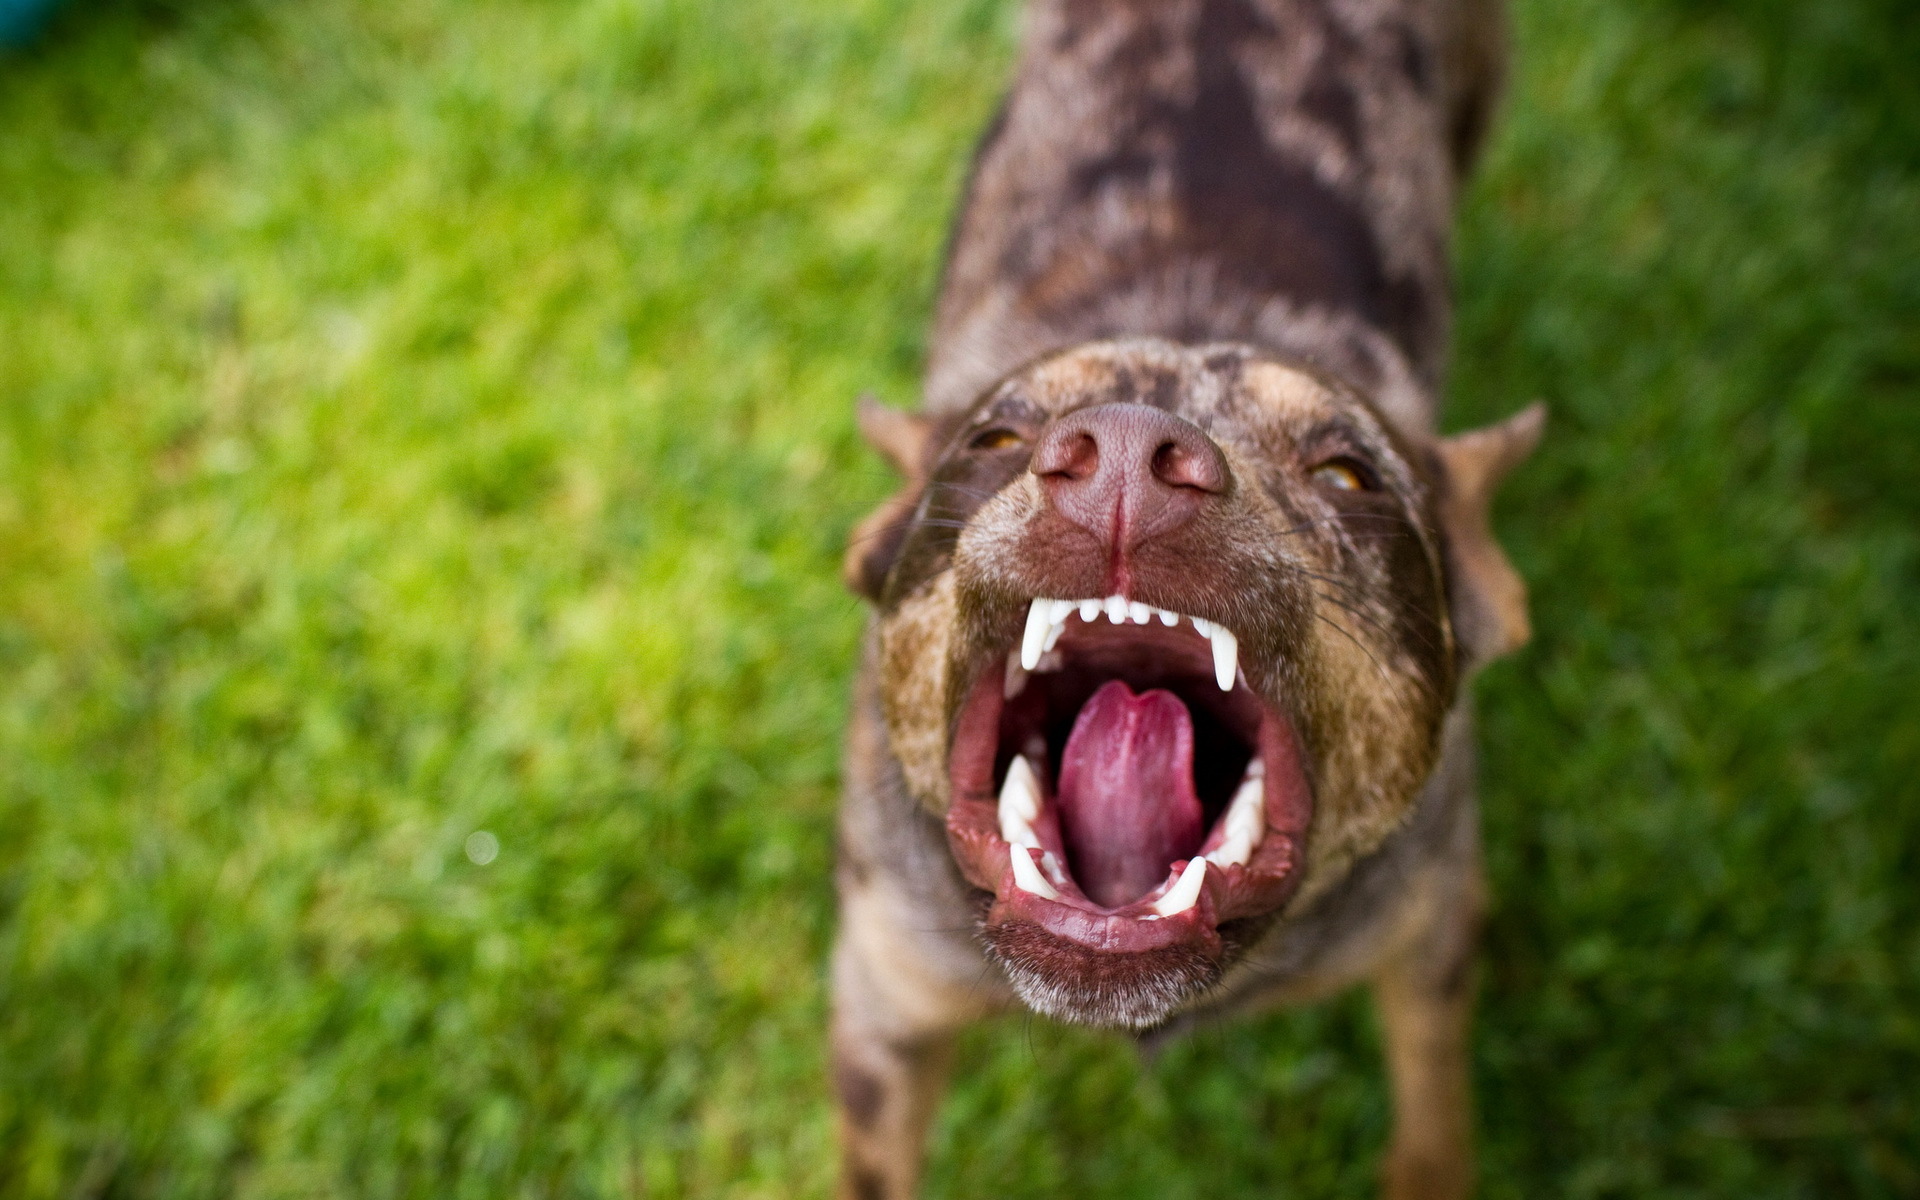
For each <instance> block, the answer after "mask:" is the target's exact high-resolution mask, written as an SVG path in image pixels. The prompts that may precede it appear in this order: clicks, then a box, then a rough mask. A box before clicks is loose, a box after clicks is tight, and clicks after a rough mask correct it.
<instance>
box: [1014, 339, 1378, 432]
mask: <svg viewBox="0 0 1920 1200" xmlns="http://www.w3.org/2000/svg"><path fill="white" fill-rule="evenodd" d="M1096 404H1147V405H1152V406H1153V407H1155V408H1161V409H1165V410H1166V411H1168V412H1173V413H1178V414H1179V415H1181V416H1183V417H1186V418H1187V419H1188V420H1191V421H1194V422H1196V423H1197V424H1200V425H1202V426H1203V427H1204V426H1207V425H1210V424H1212V423H1213V422H1214V421H1215V420H1216V419H1217V418H1221V417H1240V418H1243V419H1250V420H1254V421H1260V422H1263V423H1264V421H1277V422H1278V423H1280V424H1283V425H1290V426H1296V427H1300V426H1305V425H1308V424H1311V423H1314V422H1316V421H1322V420H1325V419H1327V418H1329V417H1333V416H1337V415H1344V414H1348V413H1351V412H1353V411H1354V409H1355V408H1356V407H1360V406H1359V405H1357V403H1356V401H1355V398H1354V397H1352V396H1349V395H1346V394H1344V393H1343V392H1342V391H1341V390H1339V389H1338V388H1336V387H1334V386H1332V385H1331V384H1329V383H1328V382H1327V381H1326V380H1324V379H1322V378H1320V377H1319V376H1317V375H1315V374H1314V373H1313V372H1312V371H1311V370H1309V369H1307V368H1306V367H1304V366H1299V365H1295V364H1290V363H1286V362H1282V361H1279V360H1277V359H1274V358H1270V357H1267V356H1265V355H1263V354H1261V353H1259V352H1258V351H1255V350H1253V349H1251V348H1248V347H1244V346H1197V347H1190V346H1180V345H1175V344H1173V343H1167V342H1158V341H1149V342H1120V343H1098V344H1094V345H1091V346H1083V347H1080V348H1077V349H1075V350H1072V351H1068V352H1066V353H1064V354H1060V355H1056V356H1054V357H1052V358H1049V359H1046V360H1043V361H1041V362H1039V363H1036V364H1034V365H1032V366H1030V367H1029V368H1027V369H1026V370H1024V371H1021V372H1018V373H1016V374H1015V375H1014V376H1013V377H1012V378H1010V379H1008V380H1006V381H1005V382H1004V383H1003V384H1002V385H1001V386H1000V387H999V388H997V389H995V390H994V392H993V393H992V394H991V395H990V396H989V397H988V398H987V403H986V404H985V405H983V406H982V409H981V416H982V417H987V416H989V415H991V414H994V413H996V412H1004V411H1006V410H1007V409H1009V408H1030V409H1032V410H1037V411H1036V412H1034V415H1036V416H1045V417H1055V416H1060V415H1062V414H1065V413H1068V412H1072V411H1073V410H1075V409H1079V408H1087V407H1091V406H1093V405H1096Z"/></svg>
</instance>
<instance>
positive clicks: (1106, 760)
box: [1055, 679, 1205, 908]
mask: <svg viewBox="0 0 1920 1200" xmlns="http://www.w3.org/2000/svg"><path fill="white" fill-rule="evenodd" d="M1055 799H1056V802H1057V803H1058V804H1059V807H1060V831H1061V833H1062V835H1063V836H1064V837H1065V839H1066V843H1067V859H1068V862H1069V863H1070V864H1071V865H1072V867H1073V877H1074V879H1075V880H1076V881H1078V882H1079V884H1080V890H1081V891H1084V892H1085V893H1086V894H1087V895H1088V897H1090V898H1091V899H1092V900H1093V901H1094V902H1095V903H1096V904H1101V905H1104V906H1105V907H1107V908H1118V907H1120V906H1121V905H1123V904H1130V903H1132V902H1133V901H1135V900H1138V899H1139V898H1140V897H1141V896H1143V895H1145V894H1146V893H1147V892H1149V891H1152V890H1153V888H1154V886H1155V885H1156V884H1158V883H1159V882H1160V881H1161V880H1163V879H1165V878H1166V877H1167V871H1168V869H1169V868H1170V867H1171V866H1172V864H1173V862H1174V860H1175V859H1180V858H1187V857H1189V856H1191V855H1192V854H1193V852H1194V851H1195V850H1198V849H1199V848H1200V841H1201V838H1202V837H1203V836H1204V834H1205V828H1204V824H1203V820H1202V816H1201V812H1200V797H1198V796H1196V795H1195V794H1194V791H1193V719H1192V718H1191V717H1189V716H1188V715H1187V706H1186V705H1185V704H1183V703H1182V702H1181V701H1180V698H1179V697H1178V696H1175V695H1174V694H1173V693H1172V692H1167V691H1158V690H1156V691H1151V692H1147V693H1145V694H1144V695H1140V696H1136V695H1134V694H1133V690H1132V689H1131V688H1129V687H1127V685H1126V684H1125V683H1123V682H1121V681H1120V680H1118V679H1116V680H1114V681H1113V682H1111V683H1109V684H1107V685H1106V686H1104V687H1102V688H1101V689H1100V690H1099V691H1097V692H1095V693H1094V694H1093V699H1091V700H1089V701H1087V703H1086V707H1084V708H1082V709H1081V710H1080V716H1079V718H1078V719H1077V720H1075V721H1074V723H1073V732H1072V733H1071V734H1069V735H1068V737H1067V748H1066V751H1065V753H1063V754H1062V755H1061V756H1060V786H1059V789H1058V794H1057V796H1056V798H1055Z"/></svg>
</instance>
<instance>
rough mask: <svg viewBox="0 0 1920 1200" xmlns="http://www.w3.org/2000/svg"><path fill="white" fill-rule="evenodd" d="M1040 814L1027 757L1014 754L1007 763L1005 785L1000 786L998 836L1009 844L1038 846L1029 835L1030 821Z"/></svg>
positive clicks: (1035, 783) (1036, 787)
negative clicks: (1011, 759)
mask: <svg viewBox="0 0 1920 1200" xmlns="http://www.w3.org/2000/svg"><path fill="white" fill-rule="evenodd" d="M1039 815H1040V778H1039V776H1037V775H1035V774H1034V773H1033V766H1032V765H1031V764H1030V763H1028V762H1027V756H1026V755H1024V754H1016V755H1014V756H1013V761H1012V762H1010V763H1008V764H1007V778H1006V782H1004V783H1002V784H1001V785H1000V836H1001V837H1002V838H1003V839H1005V840H1006V841H1009V842H1020V843H1023V844H1025V845H1029V846H1035V847H1037V846H1039V845H1040V841H1039V839H1038V838H1036V837H1034V836H1033V819H1034V818H1035V817H1037V816H1039Z"/></svg>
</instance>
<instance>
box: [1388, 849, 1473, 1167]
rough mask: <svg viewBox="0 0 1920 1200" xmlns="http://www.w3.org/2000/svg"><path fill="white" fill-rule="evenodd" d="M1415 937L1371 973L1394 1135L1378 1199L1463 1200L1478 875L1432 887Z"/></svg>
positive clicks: (1469, 1129) (1469, 1158) (1469, 1141)
mask: <svg viewBox="0 0 1920 1200" xmlns="http://www.w3.org/2000/svg"><path fill="white" fill-rule="evenodd" d="M1436 890H1438V891H1441V892H1442V893H1443V897H1444V898H1443V899H1441V900H1440V901H1439V902H1438V903H1435V904H1434V905H1433V906H1432V907H1430V908H1428V910H1427V911H1428V914H1429V919H1428V920H1427V921H1426V922H1424V925H1425V928H1424V929H1423V930H1422V933H1421V935H1420V936H1418V937H1416V938H1414V939H1413V940H1412V941H1411V943H1410V944H1408V945H1407V947H1406V949H1405V950H1404V951H1403V952H1402V953H1400V954H1398V955H1396V956H1395V957H1393V958H1392V959H1390V960H1388V962H1387V963H1386V965H1385V966H1384V967H1383V968H1382V969H1381V970H1380V971H1379V973H1378V974H1377V975H1375V977H1374V981H1373V995H1374V1003H1375V1005H1376V1007H1377V1008H1378V1010H1379V1014H1380V1027H1381V1035H1382V1040H1383V1041H1384V1042H1385V1049H1386V1059H1387V1074H1388V1078H1389V1081H1390V1083H1391V1085H1392V1089H1393V1138H1392V1142H1391V1144H1390V1145H1389V1146H1388V1149H1387V1158H1386V1162H1385V1164H1384V1170H1383V1171H1382V1177H1383V1178H1382V1183H1383V1185H1384V1189H1383V1190H1384V1194H1385V1196H1386V1200H1465V1197H1467V1196H1469V1195H1471V1194H1472V1192H1473V1182H1474V1163H1473V1099H1472V1090H1471V1085H1470V1082H1469V1078H1468V1076H1469V1070H1470V1067H1469V1060H1468V1044H1467V1033H1468V1025H1469V1023H1470V1021H1471V1019H1472V1010H1473V997H1472V990H1473V989H1472V982H1473V960H1474V950H1475V944H1476V942H1477V940H1478V934H1479V926H1480V913H1481V901H1480V888H1479V886H1478V880H1477V876H1476V877H1475V878H1474V879H1473V880H1471V881H1465V880H1463V881H1461V882H1460V883H1458V884H1457V885H1456V886H1454V887H1449V888H1443V889H1436Z"/></svg>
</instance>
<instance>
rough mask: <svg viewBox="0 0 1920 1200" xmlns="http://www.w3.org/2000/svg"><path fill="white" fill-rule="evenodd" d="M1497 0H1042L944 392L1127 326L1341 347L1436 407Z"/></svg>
mask: <svg viewBox="0 0 1920 1200" xmlns="http://www.w3.org/2000/svg"><path fill="white" fill-rule="evenodd" d="M1497 16H1498V13H1497V9H1495V8H1494V6H1493V5H1492V4H1491V3H1488V2H1485V0H1038V2H1037V3H1036V4H1034V6H1033V7H1032V9H1031V11H1030V12H1029V15H1028V28H1027V34H1026V39H1025V49H1024V53H1023V56H1022V60H1021V63H1020V67H1019V75H1018V77H1017V79H1016V81H1015V84H1014V87H1013V89H1012V91H1011V92H1010V94H1009V96H1008V98H1007V100H1006V102H1005V104H1004V105H1003V106H1002V108H1001V111H1000V112H999V114H998V115H997V116H996V117H995V119H994V121H993V124H992V126H991V127H990V128H989V130H988V131H987V134H986V136H985V137H984V138H983V140H982V142H981V144H980V148H979V151H978V156H977V158H976V162H975V166H974V170H973V174H972V177H971V179H970V181H969V183H968V187H967V191H966V196H965V200H964V208H963V210H962V212H961V215H960V218H959V220H958V222H957V224H956V226H955V231H954V237H953V243H952V247H951V252H950V258H949V260H948V263H947V267H946V276H945V279H944V282H943V286H942V289H941V295H940V303H939V312H938V318H937V323H936V328H935V336H934V340H933V353H932V357H931V361H930V363H929V366H928V374H927V386H926V397H925V398H926V404H927V407H928V409H929V410H930V411H933V412H942V411H948V410H952V409H955V408H959V407H962V406H964V405H966V404H968V403H969V402H971V401H972V400H973V399H974V397H975V396H976V395H978V394H979V392H980V391H981V390H982V389H983V388H985V387H986V386H988V385H989V384H991V383H993V382H994V381H996V380H998V379H1000V378H1001V377H1003V376H1004V375H1006V374H1007V373H1008V372H1009V371H1011V370H1012V369H1013V368H1015V367H1017V366H1019V365H1021V364H1022V363H1024V362H1027V361H1029V360H1031V359H1033V358H1035V357H1037V356H1039V355H1041V354H1044V353H1047V352H1049V351H1053V350H1057V349H1060V348H1062V347H1066V346H1071V345H1076V344H1080V343H1084V342H1088V341H1094V340H1097V339H1101V338H1108V337H1116V336H1141V335H1157V336H1162V337H1167V338H1170V339H1173V340H1175V341H1181V342H1188V343H1198V342H1213V341H1226V342H1246V343H1251V344H1254V345H1259V346H1265V347H1269V348H1272V349H1274V350H1277V351H1280V352H1282V353H1284V354H1287V355H1289V356H1292V357H1298V358H1304V359H1307V360H1309V361H1316V362H1320V363H1322V364H1324V365H1325V366H1326V367H1328V368H1329V369H1331V370H1333V371H1335V372H1337V373H1339V374H1341V375H1343V376H1345V377H1347V378H1349V379H1351V380H1353V381H1354V382H1355V383H1356V384H1358V385H1360V386H1362V387H1364V388H1366V389H1367V390H1368V391H1370V392H1372V393H1373V394H1375V395H1376V396H1377V397H1379V398H1380V402H1381V405H1382V407H1383V409H1385V410H1386V412H1387V413H1388V415H1389V416H1391V417H1392V418H1393V419H1395V420H1396V421H1401V422H1407V423H1410V424H1411V426H1412V427H1415V428H1421V429H1425V428H1427V427H1428V426H1429V425H1430V422H1431V408H1432V400H1431V397H1432V395H1433V393H1434V391H1435V389H1436V388H1437V385H1438V383H1439V376H1440V371H1441V365H1442V361H1443V359H1444V356H1445V345H1446V338H1447V326H1448V297H1447V240H1448V236H1447V235H1448V229H1449V226H1450V224H1451V220H1452V202H1453V193H1454V189H1455V184H1456V181H1457V180H1458V179H1459V177H1460V176H1461V174H1462V173H1463V172H1464V171H1465V169H1466V166H1467V164H1468V162H1469V161H1470V159H1471V157H1472V155H1473V152H1474V150H1475V148H1476V146H1477V144H1478V142H1479V140H1480V137H1481V133H1482V130H1483V128H1484V126H1485V122H1486V115H1487V113H1488V111H1489V108H1490V107H1491V103H1492V99H1493V94H1494V92H1495V90H1496V89H1497V86H1498V82H1499V75H1500V64H1501V62H1502V57H1501V42H1502V39H1501V27H1500V23H1499V21H1498V19H1497Z"/></svg>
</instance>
